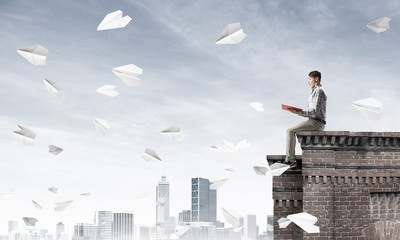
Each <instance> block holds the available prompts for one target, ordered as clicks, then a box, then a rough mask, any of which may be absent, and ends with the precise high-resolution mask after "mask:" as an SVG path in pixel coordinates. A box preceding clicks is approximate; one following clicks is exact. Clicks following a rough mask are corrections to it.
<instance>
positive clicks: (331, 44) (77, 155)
mask: <svg viewBox="0 0 400 240" xmlns="http://www.w3.org/2000/svg"><path fill="white" fill-rule="evenodd" d="M116 10H122V11H123V15H124V16H125V15H129V16H130V17H132V21H131V22H130V23H129V24H128V25H127V26H126V27H125V28H123V29H114V30H106V31H97V30H96V29H97V26H98V25H99V23H100V22H101V21H102V19H103V18H104V17H105V15H106V14H108V13H110V12H113V11H116ZM399 13H400V2H398V1H395V0H393V1H385V3H380V2H378V1H371V0H367V1H351V2H350V1H344V0H339V1H337V0H335V1H334V0H326V1H317V0H301V1H289V0H271V1H270V0H268V1H256V0H249V1H240V0H232V1H223V0H203V1H183V0H167V1H157V0H146V1H139V0H119V1H107V0H99V1H97V0H79V1H78V0H68V1H51V0H42V1H34V0H24V1H22V0H15V1H14V0H1V1H0V36H1V38H0V43H1V44H0V52H1V55H0V66H1V67H0V83H1V85H2V87H1V90H0V91H1V94H0V146H1V147H0V159H1V167H0V192H6V191H8V190H9V189H15V191H16V195H15V196H13V197H5V196H0V213H1V214H0V234H2V233H3V234H5V233H7V222H8V221H9V220H17V221H19V222H20V224H19V225H20V227H21V228H25V226H24V224H23V222H22V217H36V218H37V219H38V220H39V222H38V223H37V225H36V226H37V228H38V229H40V228H48V229H50V231H51V232H54V231H55V224H56V223H57V222H59V221H61V222H64V223H65V224H66V226H67V229H70V228H71V227H72V226H73V224H75V223H92V222H93V216H94V212H95V211H96V210H111V211H114V212H117V211H124V210H129V211H133V212H134V213H135V223H137V224H144V225H151V224H154V223H155V206H156V202H155V188H156V185H157V184H158V181H160V180H161V176H163V175H165V176H166V177H167V180H168V181H169V182H170V199H171V200H170V209H171V210H170V212H171V215H172V216H177V215H178V213H179V212H181V211H182V210H188V209H190V208H191V204H190V202H191V185H190V184H191V178H193V177H203V178H207V179H210V180H217V179H222V178H229V180H228V181H227V183H226V184H225V185H223V186H222V187H221V188H220V189H219V190H218V203H217V205H218V215H217V218H218V220H220V221H223V222H225V220H224V218H223V216H222V212H221V209H220V207H224V208H230V209H234V210H235V211H237V212H238V213H240V214H242V215H246V214H256V215H257V223H258V224H259V225H260V230H261V231H262V230H264V229H265V224H266V215H267V214H272V213H273V201H272V188H271V183H272V179H271V177H270V176H259V175H256V174H255V172H254V170H253V166H254V165H256V164H258V163H262V162H265V159H266V155H269V154H278V155H283V154H285V133H286V128H288V127H289V126H291V125H293V124H296V123H298V122H300V121H303V120H306V119H305V118H302V117H300V116H297V115H294V114H291V113H289V112H287V111H282V110H281V104H288V105H292V106H297V107H300V108H306V106H307V99H308V96H309V94H310V90H311V89H310V87H309V86H308V85H307V78H308V73H309V72H310V71H313V70H319V71H320V72H321V73H322V79H321V80H322V81H321V83H322V85H323V87H324V89H325V91H326V93H327V96H328V102H327V125H326V128H325V130H326V131H354V132H360V131H362V132H370V131H390V132H396V131H398V129H399V127H400V121H399V120H400V113H399V111H398V102H399V101H400V94H399V90H400V85H399V79H398V76H400V70H399V68H398V61H399V60H400V48H399V47H398V39H399V37H400V26H399V24H398V18H399ZM382 17H389V18H391V19H392V20H391V21H390V28H389V30H388V31H386V32H382V33H379V34H377V33H375V32H373V31H372V30H370V29H369V28H367V27H366V24H367V23H369V22H371V21H373V20H376V19H378V18H382ZM235 22H240V24H241V26H242V28H243V31H244V32H245V33H246V34H247V37H246V38H245V39H244V40H243V41H242V42H241V43H240V44H234V45H217V44H215V40H216V39H217V38H218V36H219V35H220V34H221V32H222V30H223V29H224V28H225V27H226V25H227V24H230V23H235ZM36 44H40V45H42V46H44V47H45V48H47V49H49V54H48V56H47V64H46V66H33V65H32V64H31V63H29V62H28V61H26V60H25V59H24V58H23V57H22V56H20V55H19V54H18V53H17V49H19V48H24V47H27V46H31V45H36ZM127 64H135V65H137V66H139V67H140V68H142V69H143V75H142V76H141V77H140V79H141V80H142V84H141V86H138V87H129V86H127V85H125V84H124V83H123V82H122V81H121V80H120V79H119V78H118V77H117V76H116V75H114V74H113V73H112V71H111V69H112V68H115V67H119V66H122V65H127ZM43 78H46V79H50V80H52V81H55V82H57V83H59V85H60V86H61V90H60V92H59V93H58V94H57V95H55V96H53V95H50V94H49V93H48V92H47V91H46V89H45V86H44V84H43ZM104 84H111V85H115V86H116V89H117V91H119V93H120V95H119V96H117V97H115V98H110V97H107V96H105V95H102V94H99V93H97V92H96V91H95V90H96V89H97V88H99V87H100V86H102V85H104ZM370 97H373V98H376V99H377V100H379V101H381V102H382V104H383V107H382V109H381V110H380V112H381V119H380V120H378V121H373V120H368V119H365V118H364V117H363V116H362V115H361V114H360V113H359V112H358V111H357V110H355V109H354V108H353V107H352V105H351V102H352V101H355V100H359V99H363V98H370ZM255 101H257V102H261V103H262V104H263V105H264V109H265V111H264V112H257V111H255V110H254V109H253V108H251V107H250V106H249V103H251V102H255ZM94 117H97V118H101V119H105V120H107V121H108V122H109V124H110V126H111V129H110V130H109V131H107V133H106V135H105V136H103V135H101V134H99V133H98V132H97V131H96V130H95V127H94V125H93V122H92V119H93V118H94ZM17 125H22V126H24V127H27V128H29V129H31V130H32V131H34V132H35V133H37V137H36V139H35V144H34V145H33V146H25V145H23V144H22V143H21V142H19V141H18V140H17V139H16V138H15V137H14V136H13V134H12V131H14V130H17ZM170 126H177V127H179V128H180V129H181V131H182V138H181V139H179V140H171V139H169V138H168V137H166V136H163V135H161V134H160V131H162V130H164V129H166V128H168V127H170ZM243 139H246V140H247V141H248V142H250V143H251V146H250V147H249V148H246V149H242V150H240V151H239V152H238V153H224V152H215V151H213V150H212V149H211V148H210V146H211V145H216V144H218V143H219V142H220V141H221V140H227V141H230V142H232V143H234V144H236V143H238V142H239V141H241V140H243ZM50 144H54V145H57V146H59V147H62V148H63V149H64V151H63V152H62V153H60V154H59V155H56V156H55V155H52V154H49V153H48V145H50ZM146 148H152V149H154V150H155V151H156V152H157V153H158V155H159V156H160V157H161V159H162V161H161V162H159V163H153V162H146V161H145V160H143V158H142V154H143V152H144V150H145V149H146ZM296 154H301V148H300V147H299V146H298V144H297V148H296ZM225 168H234V169H235V170H236V171H235V172H234V173H230V172H227V171H225V170H224V169H225ZM50 186H56V187H58V188H59V193H58V194H53V193H51V192H49V191H48V190H47V188H49V187H50ZM86 191H90V192H91V193H92V195H91V196H89V197H83V196H80V194H81V193H83V192H86ZM142 193H148V195H149V198H148V199H137V198H136V197H137V196H139V195H141V194H142ZM63 199H64V200H70V199H73V200H74V202H73V204H72V205H71V206H70V207H69V208H67V209H66V210H65V211H63V212H54V210H53V208H54V201H58V200H63ZM31 200H41V201H43V202H44V203H45V205H44V208H43V209H42V210H38V209H36V208H35V207H34V205H33V204H32V203H31ZM227 225H228V226H229V224H227Z"/></svg>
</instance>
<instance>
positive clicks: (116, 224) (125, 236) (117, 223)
mask: <svg viewBox="0 0 400 240" xmlns="http://www.w3.org/2000/svg"><path fill="white" fill-rule="evenodd" d="M112 232H113V240H133V237H134V222H133V213H114V218H113V229H112Z"/></svg>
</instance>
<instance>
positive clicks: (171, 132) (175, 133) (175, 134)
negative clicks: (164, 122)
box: [161, 126, 181, 140]
mask: <svg viewBox="0 0 400 240" xmlns="http://www.w3.org/2000/svg"><path fill="white" fill-rule="evenodd" d="M161 134H163V135H166V136H168V137H170V138H171V139H172V140H176V139H179V138H180V137H181V130H180V128H178V127H175V126H171V127H169V128H167V129H165V130H163V131H161Z"/></svg>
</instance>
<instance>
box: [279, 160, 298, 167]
mask: <svg viewBox="0 0 400 240" xmlns="http://www.w3.org/2000/svg"><path fill="white" fill-rule="evenodd" d="M282 164H286V165H289V166H290V167H289V168H296V167H297V162H288V161H286V160H284V161H283V162H282Z"/></svg>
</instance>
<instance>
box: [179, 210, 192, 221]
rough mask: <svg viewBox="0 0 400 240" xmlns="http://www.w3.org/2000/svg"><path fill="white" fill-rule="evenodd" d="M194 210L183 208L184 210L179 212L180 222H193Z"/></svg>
mask: <svg viewBox="0 0 400 240" xmlns="http://www.w3.org/2000/svg"><path fill="white" fill-rule="evenodd" d="M191 212H192V211H190V210H183V211H182V212H180V213H179V217H178V219H179V222H191V221H192V216H191V215H192V214H191Z"/></svg>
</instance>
